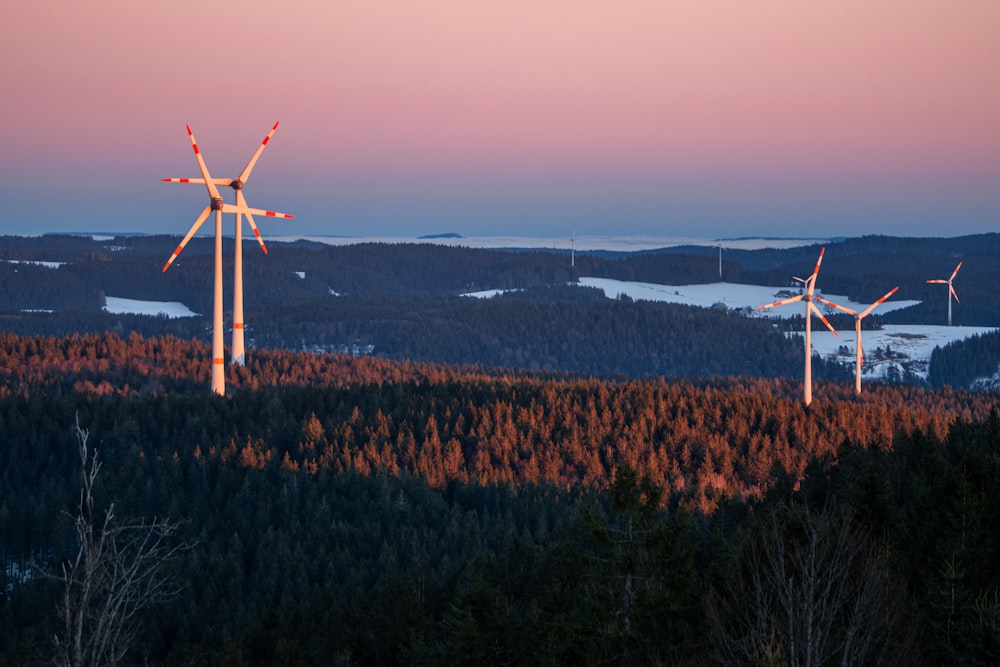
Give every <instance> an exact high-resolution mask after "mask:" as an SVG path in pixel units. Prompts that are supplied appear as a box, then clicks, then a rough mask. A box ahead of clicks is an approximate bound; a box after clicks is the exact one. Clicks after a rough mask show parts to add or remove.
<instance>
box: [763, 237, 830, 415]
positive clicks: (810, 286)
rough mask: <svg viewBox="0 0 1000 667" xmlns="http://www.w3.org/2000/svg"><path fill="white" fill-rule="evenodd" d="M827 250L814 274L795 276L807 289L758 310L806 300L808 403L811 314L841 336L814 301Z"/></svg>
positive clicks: (807, 398) (807, 394)
mask: <svg viewBox="0 0 1000 667" xmlns="http://www.w3.org/2000/svg"><path fill="white" fill-rule="evenodd" d="M825 252H826V248H821V249H820V251H819V259H817V260H816V268H814V269H813V272H812V275H810V276H809V277H808V278H806V279H804V280H803V279H802V278H799V277H798V276H793V278H795V280H797V281H799V282H800V283H802V285H803V287H804V288H805V291H804V292H803V293H802V294H799V295H797V296H793V297H791V298H789V299H784V300H782V301H775V302H774V303H769V304H766V305H763V306H758V307H757V310H764V309H765V308H774V307H776V306H784V305H787V304H789V303H795V302H797V301H804V302H805V304H806V363H805V378H804V381H803V390H802V400H803V401H804V402H805V404H806V405H809V404H810V403H812V327H811V324H810V322H811V318H810V317H809V316H810V314H813V315H816V317H818V318H819V319H820V321H821V322H823V324H825V325H826V327H827V328H828V329H829V330H830V331H832V332H833V335H834V336H837V337H838V338H840V334H839V333H837V330H836V329H834V328H833V327H832V326H831V325H830V323H829V322H828V321H827V319H826V318H825V317H823V313H821V312H820V310H819V308H817V307H816V304H814V303H813V299H814V298H815V297H814V296H813V290H814V289H815V288H816V276H817V275H818V274H819V265H820V264H821V263H822V262H823V253H825Z"/></svg>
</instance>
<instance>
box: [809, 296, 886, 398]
mask: <svg viewBox="0 0 1000 667" xmlns="http://www.w3.org/2000/svg"><path fill="white" fill-rule="evenodd" d="M898 289H899V286H898V285H897V286H896V287H893V288H892V289H891V290H889V291H888V292H887V293H886V294H885V296H883V297H882V298H881V299H879V300H878V301H876V302H875V303H873V304H872V305H870V306H868V307H867V308H865V309H864V310H862V311H861V312H860V313H859V312H858V311H856V310H852V309H850V308H845V307H844V306H840V305H838V304H835V303H834V302H833V301H828V300H826V299H824V298H823V297H821V296H817V297H815V298H816V300H817V301H822V302H823V303H825V304H826V305H828V306H831V307H833V308H836V309H837V310H839V311H842V312H845V313H847V314H848V315H854V333H855V334H856V335H857V338H856V339H855V340H857V346H856V347H857V351H856V353H855V359H854V368H855V374H854V391H855V392H857V393H858V394H860V393H861V361H862V355H863V353H862V351H861V320H863V319H865V318H866V317H868V315H869V314H871V312H872V311H873V310H875V309H876V308H877V307H878V306H879V304H881V303H882V302H883V301H885V300H886V299H888V298H889V297H890V296H892V295H893V294H895V293H896V290H898Z"/></svg>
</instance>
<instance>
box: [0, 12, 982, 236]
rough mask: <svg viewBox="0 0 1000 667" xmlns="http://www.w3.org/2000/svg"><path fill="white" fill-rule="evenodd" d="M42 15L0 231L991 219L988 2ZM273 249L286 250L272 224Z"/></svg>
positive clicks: (850, 229) (7, 27) (0, 62)
mask: <svg viewBox="0 0 1000 667" xmlns="http://www.w3.org/2000/svg"><path fill="white" fill-rule="evenodd" d="M278 7H279V3H273V2H263V1H262V0H242V1H240V2H230V1H228V0H224V1H221V2H212V3H201V2H193V1H192V0H180V1H178V2H171V3H149V2H136V1H135V0H129V1H125V0H102V2H96V3H73V2H68V1H66V0H62V1H60V2H56V3H53V2H44V1H43V2H27V1H25V0H20V1H19V2H18V3H17V4H16V5H15V6H12V7H8V8H6V10H5V20H4V21H3V22H2V23H0V83H2V84H3V87H2V90H3V91H4V93H3V103H2V104H0V109H2V114H3V116H2V117H3V121H4V127H5V129H6V137H5V140H4V146H3V150H2V152H0V177H2V183H0V197H2V200H3V203H4V213H3V214H2V215H3V217H2V218H0V232H3V233H27V232H29V231H39V230H43V231H70V230H102V231H143V232H154V231H164V232H168V233H177V234H182V233H183V232H184V231H186V229H187V227H188V225H189V224H190V222H191V221H192V220H193V218H194V216H195V215H196V214H197V213H198V211H200V209H201V207H202V206H203V205H204V203H203V202H204V200H205V196H206V195H205V193H204V191H198V190H195V189H194V188H193V186H170V185H167V184H163V183H160V182H159V179H160V178H161V177H164V176H193V175H196V171H197V167H196V164H195V161H194V160H193V156H192V155H191V150H190V146H189V144H188V142H187V136H186V133H185V131H184V125H185V124H190V125H191V127H192V129H193V130H194V131H195V134H196V136H197V138H198V141H199V144H200V146H201V147H202V149H203V151H204V155H205V158H206V160H207V162H208V166H209V167H210V168H211V169H212V170H213V173H214V174H215V175H220V176H221V175H226V176H234V175H236V173H237V172H238V171H239V170H240V169H241V168H242V166H243V164H244V163H245V161H246V160H247V158H248V157H249V155H250V153H251V152H252V151H253V150H254V148H255V147H256V144H257V143H258V142H259V141H260V139H261V138H262V137H263V136H264V134H265V133H266V132H267V130H268V129H269V128H270V127H271V125H272V124H273V123H274V121H276V120H280V121H281V127H280V128H279V130H278V132H277V134H276V135H275V137H274V141H273V142H272V144H271V145H269V147H268V149H267V151H265V153H264V155H263V157H262V159H261V161H260V163H259V165H258V167H257V169H256V170H255V172H254V177H253V179H251V183H250V185H248V188H247V190H246V193H247V198H248V200H249V201H250V203H251V205H254V206H259V207H267V208H274V209H278V210H283V211H287V212H289V213H294V214H296V216H297V217H296V220H294V221H290V222H287V223H280V224H281V225H283V227H282V228H281V230H280V231H281V233H285V232H289V231H299V232H301V233H303V234H347V235H360V234H400V233H409V234H413V235H418V234H425V233H435V232H443V231H457V232H460V233H463V234H468V235H472V234H506V233H522V234H544V235H560V234H566V235H568V234H569V233H571V232H572V231H573V230H576V231H578V232H581V233H635V234H648V233H660V232H662V233H664V234H681V235H687V236H696V235H700V234H705V235H709V236H718V235H733V236H742V235H753V234H763V235H781V234H787V235H803V236H816V235H857V234H863V233H886V234H898V235H905V234H911V235H939V234H940V235H954V234H961V233H976V232H987V231H994V230H996V229H997V228H998V226H1000V225H998V222H1000V67H998V64H1000V39H997V37H996V35H997V33H998V30H1000V3H998V2H996V0H956V1H954V2H943V1H942V0H905V1H904V0H898V1H888V0H838V1H837V2H833V1H817V2H803V1H802V0H761V1H757V2H746V1H745V0H698V1H696V0H670V1H664V0H648V1H646V0H623V1H622V2H617V3H609V2H606V1H604V2H594V1H591V0H574V1H569V0H559V1H556V0H533V1H532V2H530V3H529V2H525V3H520V2H513V3H511V2H507V3H497V2H490V3H487V2H480V1H479V0H424V1H419V2H418V1H415V0H394V1H391V2H390V1H383V0H365V1H364V2H360V1H358V2H355V1H350V2H348V1H346V0H340V1H330V0H325V1H324V0H288V1H286V2H284V3H280V9H279V8H278ZM270 225H271V228H269V229H265V230H264V232H265V234H268V233H270V234H277V233H278V231H277V230H275V229H274V227H275V226H276V225H277V223H273V222H272V223H270Z"/></svg>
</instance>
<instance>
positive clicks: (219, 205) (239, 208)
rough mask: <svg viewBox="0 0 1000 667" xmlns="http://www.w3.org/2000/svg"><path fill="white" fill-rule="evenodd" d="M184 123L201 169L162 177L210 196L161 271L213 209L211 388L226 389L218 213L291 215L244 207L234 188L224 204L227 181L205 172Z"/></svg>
mask: <svg viewBox="0 0 1000 667" xmlns="http://www.w3.org/2000/svg"><path fill="white" fill-rule="evenodd" d="M186 127H187V133H188V136H189V137H190V138H191V147H192V148H193V149H194V156H195V159H197V160H198V168H199V170H200V171H201V176H202V177H201V178H194V179H191V178H176V179H175V178H165V179H163V180H164V181H167V182H174V183H203V184H204V185H205V187H206V188H207V189H208V196H209V198H210V201H209V204H208V206H206V207H205V209H204V210H203V211H202V212H201V215H199V216H198V218H197V219H196V220H195V221H194V224H193V225H191V229H189V230H188V233H187V234H186V235H185V236H184V238H183V240H181V242H180V245H178V246H177V249H176V250H174V252H173V254H172V255H171V256H170V258H169V259H168V260H167V263H166V264H164V265H163V271H164V272H166V270H167V269H169V268H170V265H171V264H173V263H174V260H175V259H177V256H178V255H180V254H181V251H182V250H184V247H185V246H186V245H187V244H188V241H190V240H191V237H192V236H194V234H195V232H197V231H198V229H199V228H200V227H201V225H202V223H203V222H205V220H206V219H207V218H208V215H209V213H211V212H212V211H215V293H214V305H213V312H212V391H213V392H215V393H216V394H225V393H226V381H225V369H224V368H223V365H224V364H225V350H224V346H223V343H222V334H223V329H222V214H223V213H235V214H236V215H237V216H239V214H241V213H243V214H246V215H247V217H248V218H249V217H250V215H252V214H256V215H265V216H276V217H282V218H289V217H291V216H289V215H285V214H284V213H275V212H274V211H265V210H262V209H256V208H248V207H247V206H246V202H245V201H244V200H243V198H242V195H241V194H240V190H239V189H238V188H237V189H236V192H237V197H236V199H237V204H236V205H235V206H233V205H230V204H225V203H223V201H222V196H221V195H220V194H219V189H218V187H217V185H219V184H220V183H219V181H220V180H221V181H222V183H223V184H226V185H229V184H230V183H229V181H228V179H213V178H212V176H211V175H210V174H209V173H208V167H206V166H205V159H204V158H203V157H202V155H201V151H200V150H199V149H198V142H196V141H195V139H194V133H193V132H191V128H190V127H189V126H186ZM265 143H266V140H265ZM259 154H260V153H259V150H258V152H257V153H256V154H255V156H254V158H253V159H251V164H250V165H249V166H250V167H251V168H252V166H253V165H252V163H253V162H254V161H255V160H256V156H257V155H259ZM258 238H259V234H258Z"/></svg>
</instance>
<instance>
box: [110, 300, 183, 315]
mask: <svg viewBox="0 0 1000 667" xmlns="http://www.w3.org/2000/svg"><path fill="white" fill-rule="evenodd" d="M104 310H105V311H107V312H109V313H111V314H112V315H152V316H159V315H163V316H166V317H168V318H175V317H197V316H198V313H196V312H194V311H192V310H191V309H190V308H188V307H187V306H185V305H184V304H183V303H180V302H179V301H139V300H137V299H122V298H120V297H115V296H109V297H105V300H104Z"/></svg>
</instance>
